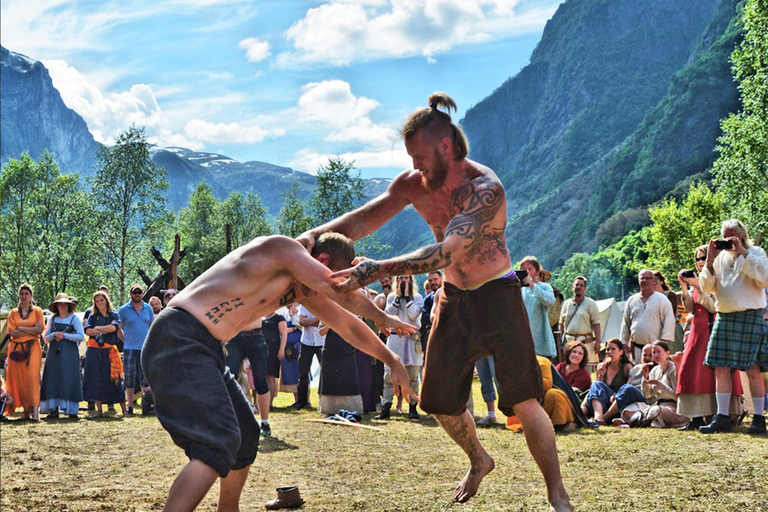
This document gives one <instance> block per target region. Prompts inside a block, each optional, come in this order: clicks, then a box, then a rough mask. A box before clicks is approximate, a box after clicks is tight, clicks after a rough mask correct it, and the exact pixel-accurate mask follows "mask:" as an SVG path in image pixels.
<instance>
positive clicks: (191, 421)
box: [141, 307, 259, 477]
mask: <svg viewBox="0 0 768 512" xmlns="http://www.w3.org/2000/svg"><path fill="white" fill-rule="evenodd" d="M141 365H142V367H143V369H144V375H145V376H146V378H147V381H148V382H149V385H150V386H151V387H152V393H153V395H154V400H155V414H156V415H157V418H158V420H160V424H161V425H162V426H163V428H165V430H167V431H168V433H169V434H170V435H171V438H172V439H173V442H174V443H176V445H178V446H180V447H181V448H183V449H184V451H185V452H186V454H187V456H188V457H189V458H190V459H198V460H200V461H202V462H204V463H206V464H208V465H209V466H211V467H212V468H214V469H215V470H216V471H217V472H218V473H219V475H221V476H222V477H225V476H226V475H227V474H228V473H229V471H230V469H243V468H245V467H247V466H249V465H250V464H252V463H253V461H254V460H255V459H256V452H257V449H258V447H259V424H258V423H257V422H256V419H255V418H254V416H253V412H252V411H251V407H250V405H249V404H248V400H247V399H246V398H245V395H244V394H243V392H242V390H241V389H240V386H239V385H238V384H237V381H236V379H235V377H234V376H233V375H232V374H231V373H230V372H229V370H228V369H227V367H226V366H225V365H224V352H223V349H222V345H221V342H220V341H219V340H217V339H215V338H214V337H213V336H211V334H210V333H209V332H208V329H206V328H205V326H204V325H203V324H201V323H200V322H199V321H198V320H197V319H196V318H195V317H193V316H192V315H190V314H189V313H187V312H186V311H184V310H183V309H180V308H177V307H168V308H166V309H164V310H163V311H162V312H161V313H160V314H159V315H158V316H157V317H156V318H155V321H154V322H153V323H152V327H150V329H149V334H148V335H147V340H146V342H145V343H144V348H143V349H142V353H141Z"/></svg>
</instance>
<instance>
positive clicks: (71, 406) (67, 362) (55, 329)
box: [40, 293, 85, 419]
mask: <svg viewBox="0 0 768 512" xmlns="http://www.w3.org/2000/svg"><path fill="white" fill-rule="evenodd" d="M48 309H49V310H50V311H52V312H53V316H52V317H51V318H50V319H49V320H48V326H47V327H46V329H45V335H44V336H43V339H44V340H45V342H46V343H47V344H48V353H47V354H46V356H45V369H44V370H43V381H42V383H41V384H40V412H42V413H43V414H45V413H48V418H49V419H56V418H58V417H59V409H61V411H63V413H64V414H66V415H68V416H69V417H70V418H71V419H77V412H78V411H79V410H80V402H81V401H82V400H83V390H82V388H81V384H80V351H79V350H78V345H79V344H80V342H81V341H83V340H84V339H85V333H84V332H83V323H82V322H81V321H80V320H79V319H78V318H77V317H76V316H75V313H74V311H75V304H74V303H73V302H72V300H71V299H70V298H69V296H68V295H67V294H66V293H59V294H57V295H56V299H54V301H53V302H51V304H50V305H49V306H48Z"/></svg>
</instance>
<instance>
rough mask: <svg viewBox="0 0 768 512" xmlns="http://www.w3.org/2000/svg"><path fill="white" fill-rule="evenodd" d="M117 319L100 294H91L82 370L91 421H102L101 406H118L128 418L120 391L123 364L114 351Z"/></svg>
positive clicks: (121, 389)
mask: <svg viewBox="0 0 768 512" xmlns="http://www.w3.org/2000/svg"><path fill="white" fill-rule="evenodd" d="M119 327H120V316H119V315H118V314H117V310H116V309H115V307H114V306H113V305H112V301H111V300H109V295H108V294H107V292H105V291H103V290H98V291H96V292H95V293H94V294H93V310H92V313H91V315H90V316H89V317H88V323H87V324H86V327H85V334H87V335H88V336H89V340H88V344H87V347H88V348H87V349H86V351H85V368H84V370H83V398H84V399H85V400H87V401H88V402H93V403H94V404H95V407H94V413H93V417H94V418H101V416H102V414H103V413H102V410H101V406H102V404H103V403H105V402H106V403H107V404H110V405H112V404H116V403H119V404H120V406H121V408H122V410H123V417H125V416H126V415H127V414H128V408H127V406H126V404H125V389H124V388H123V363H122V361H121V359H120V352H119V351H118V350H117V345H118V341H119V340H118V338H117V330H118V328H119Z"/></svg>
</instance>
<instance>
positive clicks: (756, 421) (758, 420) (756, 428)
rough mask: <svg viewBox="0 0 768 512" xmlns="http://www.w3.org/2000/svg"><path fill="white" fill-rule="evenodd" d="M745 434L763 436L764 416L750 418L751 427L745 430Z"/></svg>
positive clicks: (757, 415)
mask: <svg viewBox="0 0 768 512" xmlns="http://www.w3.org/2000/svg"><path fill="white" fill-rule="evenodd" d="M747 434H765V416H761V415H759V414H755V415H754V416H752V426H750V427H749V429H748V430H747Z"/></svg>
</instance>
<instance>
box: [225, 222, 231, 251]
mask: <svg viewBox="0 0 768 512" xmlns="http://www.w3.org/2000/svg"><path fill="white" fill-rule="evenodd" d="M224 232H225V233H226V235H227V254H229V253H231V252H232V227H231V226H230V225H229V222H227V223H226V224H225V225H224Z"/></svg>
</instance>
